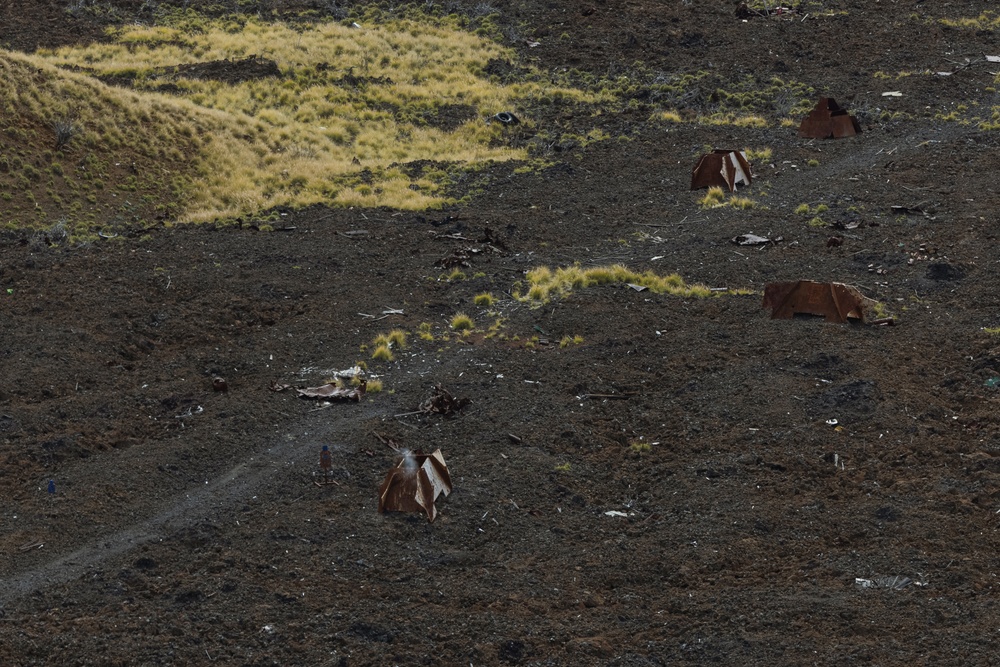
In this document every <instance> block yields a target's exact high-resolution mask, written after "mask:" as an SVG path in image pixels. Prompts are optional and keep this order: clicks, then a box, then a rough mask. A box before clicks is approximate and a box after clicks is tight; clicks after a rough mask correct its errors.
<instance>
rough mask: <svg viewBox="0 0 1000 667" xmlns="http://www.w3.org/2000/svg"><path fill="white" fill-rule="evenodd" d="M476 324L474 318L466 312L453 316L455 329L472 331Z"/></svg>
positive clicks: (452, 325) (452, 326)
mask: <svg viewBox="0 0 1000 667" xmlns="http://www.w3.org/2000/svg"><path fill="white" fill-rule="evenodd" d="M475 326H476V325H475V322H473V321H472V318H471V317H469V316H468V315H466V314H465V313H457V314H456V315H455V316H454V317H453V318H451V328H452V329H454V330H455V331H472V329H473V327H475Z"/></svg>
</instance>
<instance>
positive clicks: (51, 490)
mask: <svg viewBox="0 0 1000 667" xmlns="http://www.w3.org/2000/svg"><path fill="white" fill-rule="evenodd" d="M55 492H56V480H54V479H50V480H49V493H55Z"/></svg>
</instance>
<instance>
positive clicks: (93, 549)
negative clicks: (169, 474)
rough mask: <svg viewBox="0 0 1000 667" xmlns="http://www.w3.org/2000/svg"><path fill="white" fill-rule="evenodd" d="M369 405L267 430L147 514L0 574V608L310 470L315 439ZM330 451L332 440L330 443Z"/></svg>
mask: <svg viewBox="0 0 1000 667" xmlns="http://www.w3.org/2000/svg"><path fill="white" fill-rule="evenodd" d="M370 416H371V411H370V410H363V411H361V412H355V413H353V414H349V415H343V416H339V417H338V418H337V419H335V420H329V419H326V420H324V419H323V418H322V417H320V416H315V415H309V414H307V415H306V416H305V417H303V418H301V419H299V420H297V421H296V422H294V423H293V424H292V425H289V426H286V427H283V428H282V429H281V432H282V434H283V436H282V437H274V436H271V438H272V439H271V442H270V446H268V447H267V448H266V449H263V448H262V449H261V450H260V451H257V452H256V453H253V452H251V451H250V450H249V449H248V456H247V458H246V459H244V460H243V461H240V462H239V463H238V464H236V465H235V466H233V467H232V468H231V469H230V470H228V471H226V472H225V473H224V474H222V475H219V476H218V477H216V478H215V479H214V480H209V481H208V482H207V483H206V484H203V485H200V486H191V487H190V488H188V489H186V490H185V491H183V492H182V493H180V494H178V495H176V496H174V497H173V498H172V499H171V501H170V502H169V503H167V504H166V505H165V506H164V507H162V508H161V509H160V511H158V512H156V513H155V514H154V515H153V516H151V517H149V518H146V519H142V520H140V521H138V522H136V523H134V524H132V525H129V526H126V527H120V528H118V529H116V530H113V531H111V532H109V533H107V534H104V535H101V536H99V537H97V538H95V539H93V540H92V541H91V542H90V543H89V544H87V545H86V546H83V547H80V548H77V549H76V550H74V551H72V552H71V553H68V554H64V555H60V556H58V557H56V558H54V559H52V560H49V561H47V562H45V563H44V564H41V565H38V566H36V567H32V568H30V569H25V570H22V571H20V572H16V573H14V574H13V575H11V576H9V577H7V578H5V579H3V580H0V608H4V607H7V606H9V605H10V604H11V603H12V602H14V601H15V600H17V599H18V598H20V597H22V596H24V595H28V594H30V593H33V592H35V591H37V590H39V589H42V588H46V587H48V586H52V585H55V584H60V583H65V582H68V581H72V580H74V579H79V578H82V577H84V576H85V575H86V574H88V573H92V572H95V571H98V570H100V569H102V568H103V567H104V565H105V563H107V562H108V561H110V560H113V559H115V558H120V557H124V556H125V555H127V554H128V553H129V552H131V551H133V550H134V549H136V548H138V547H140V546H142V545H143V544H146V543H149V542H153V541H157V540H162V539H164V538H166V537H168V536H169V535H171V534H173V533H175V532H176V531H178V530H181V529H182V528H184V527H185V526H190V525H192V524H195V523H197V522H199V521H209V522H217V521H220V520H221V519H222V518H223V517H224V516H225V515H226V514H227V513H229V512H231V511H232V510H233V508H234V507H235V506H236V505H237V504H238V503H245V502H246V501H248V500H249V499H251V498H252V497H254V496H257V495H263V494H265V493H267V492H268V491H269V490H273V489H276V488H278V487H282V486H286V485H289V484H292V483H302V480H303V479H304V478H305V477H306V475H308V474H309V473H310V472H311V471H312V470H313V466H312V464H313V458H315V456H316V452H317V450H318V447H317V446H316V445H315V443H316V442H319V441H322V442H338V441H340V440H341V439H342V437H346V436H347V435H348V434H350V433H353V432H356V431H357V430H358V428H359V426H360V424H361V423H362V422H363V421H364V420H366V419H367V418H369V417H370ZM333 450H334V454H335V455H337V454H339V453H342V452H338V451H337V446H336V445H334V446H333Z"/></svg>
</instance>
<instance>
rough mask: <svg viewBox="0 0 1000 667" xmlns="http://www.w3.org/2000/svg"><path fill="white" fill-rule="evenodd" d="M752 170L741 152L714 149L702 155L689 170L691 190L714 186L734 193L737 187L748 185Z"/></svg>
mask: <svg viewBox="0 0 1000 667" xmlns="http://www.w3.org/2000/svg"><path fill="white" fill-rule="evenodd" d="M751 180H753V169H751V167H750V162H749V161H748V160H747V156H746V154H745V153H744V152H743V151H731V150H725V149H716V150H714V151H712V152H711V153H707V154H705V155H702V156H701V158H699V159H698V162H697V164H695V166H694V169H692V170H691V189H692V190H700V189H701V188H710V187H714V186H718V187H725V188H728V189H729V191H730V192H735V191H736V186H737V185H750V181H751Z"/></svg>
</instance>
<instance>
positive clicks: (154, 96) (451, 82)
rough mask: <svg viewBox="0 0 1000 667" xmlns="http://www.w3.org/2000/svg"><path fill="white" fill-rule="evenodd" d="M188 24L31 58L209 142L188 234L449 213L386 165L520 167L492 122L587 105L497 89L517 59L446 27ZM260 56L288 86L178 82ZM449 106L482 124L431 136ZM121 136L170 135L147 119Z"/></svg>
mask: <svg viewBox="0 0 1000 667" xmlns="http://www.w3.org/2000/svg"><path fill="white" fill-rule="evenodd" d="M185 21H187V22H185ZM192 21H193V19H191V17H190V15H188V16H187V18H186V19H185V20H184V21H179V22H176V24H175V25H160V26H152V27H144V26H125V27H123V28H120V29H118V30H115V31H113V32H112V33H111V37H112V41H111V42H110V43H100V44H90V45H86V46H82V47H65V48H61V49H58V50H54V51H40V52H39V53H38V55H37V56H36V57H35V58H34V62H36V63H41V62H43V61H44V62H47V63H51V64H56V65H60V66H75V67H80V68H84V69H85V70H86V71H89V72H93V73H94V74H98V75H109V76H111V75H117V76H128V77H130V78H133V79H134V80H135V86H136V87H137V88H138V89H139V90H140V93H138V94H137V93H133V92H130V91H127V90H120V89H117V88H105V87H103V86H97V88H100V90H101V91H102V92H101V94H102V95H103V96H104V97H107V98H112V99H114V100H116V104H118V105H120V106H126V107H129V108H132V107H138V108H149V107H151V106H157V105H158V106H169V108H171V109H174V110H179V111H181V112H182V113H180V116H181V117H182V118H183V120H184V122H185V123H186V124H187V125H188V126H189V127H191V126H193V128H194V131H195V132H196V133H198V134H200V135H204V142H203V145H202V146H201V147H200V150H199V151H198V152H197V153H196V154H195V155H194V156H192V159H193V160H194V162H195V163H196V164H197V166H198V178H197V179H194V180H193V181H192V182H191V183H190V186H189V188H188V189H187V190H186V193H185V194H186V204H187V206H186V209H185V215H184V217H185V219H187V220H190V221H202V220H209V219H215V218H226V217H236V216H239V215H245V214H247V213H253V212H256V211H260V210H263V209H268V208H272V207H275V206H307V205H310V204H316V203H336V204H340V205H345V206H391V207H394V208H401V209H425V208H430V207H434V206H440V205H441V204H443V203H445V202H446V200H445V199H444V198H443V196H442V194H441V191H440V188H441V183H440V182H439V181H440V179H438V180H435V179H432V178H418V179H417V180H413V179H411V178H410V177H408V176H407V175H406V174H405V173H403V171H401V170H400V169H398V168H393V167H390V165H392V164H394V163H396V164H404V163H407V162H412V161H416V160H432V161H438V162H448V163H460V164H465V165H474V164H481V163H484V162H488V161H492V160H512V159H524V158H525V157H526V155H525V153H524V152H523V151H521V150H513V149H509V148H505V147H503V146H500V145H499V144H500V143H501V142H500V141H498V140H500V139H501V137H502V133H503V128H502V127H501V126H500V125H499V124H497V123H492V124H491V123H486V122H484V118H485V117H488V116H490V115H492V114H495V113H497V112H499V111H507V110H514V109H517V108H518V100H521V99H526V98H531V97H536V96H542V95H554V94H558V95H560V96H563V97H567V98H571V99H579V100H581V101H584V100H586V99H587V97H586V95H585V94H584V93H582V92H581V91H577V90H571V89H556V88H554V87H552V86H548V87H546V86H545V85H543V84H540V83H532V82H529V83H524V84H514V85H509V86H501V85H497V84H494V83H492V82H490V81H489V80H488V79H487V78H486V77H485V75H484V74H483V73H482V72H483V68H484V67H485V66H486V64H487V62H488V61H489V60H490V59H493V58H508V59H512V58H514V57H515V56H514V54H513V53H511V52H509V51H508V50H507V49H504V48H503V47H501V46H499V45H497V44H495V43H493V42H490V41H488V40H486V39H483V38H481V37H478V36H476V35H473V34H471V33H468V32H463V31H461V30H459V29H458V28H457V27H455V26H449V25H447V24H441V23H439V24H437V25H432V24H430V23H423V22H421V23H416V22H412V21H392V22H387V23H383V24H379V25H366V26H363V27H362V28H351V27H347V26H344V25H341V24H338V23H332V22H316V23H296V24H294V25H291V24H285V23H280V22H278V23H264V22H260V21H257V20H254V19H251V18H241V19H240V20H235V19H228V20H218V21H206V20H200V21H199V22H197V24H193V23H192ZM251 55H254V56H256V57H257V58H267V59H270V60H273V61H275V62H276V63H277V64H278V67H279V69H280V70H281V76H276V77H265V78H260V79H255V80H250V81H244V82H240V83H235V84H230V83H224V82H221V81H215V80H207V79H194V78H186V77H185V76H184V74H183V70H179V71H175V70H173V68H174V67H175V66H177V65H190V64H194V63H200V62H211V61H218V60H225V59H229V60H239V59H244V58H247V57H249V56H251ZM65 77H66V78H67V79H70V78H71V75H70V74H69V73H66V74H65ZM72 78H74V79H76V80H78V79H79V77H78V76H76V77H72ZM80 102H81V103H83V104H86V103H87V100H86V98H84V99H82V100H80ZM449 106H460V107H462V108H471V109H472V110H473V115H474V118H472V119H471V120H469V121H467V122H465V123H463V124H461V125H459V126H458V127H457V128H455V129H450V130H445V129H440V128H437V127H433V126H432V125H430V124H428V123H427V120H428V119H432V118H433V117H434V115H435V114H436V113H437V112H438V111H439V110H441V109H442V108H444V107H449ZM196 111H200V113H196ZM185 115H186V118H184V116H185ZM124 127H126V128H127V127H134V128H136V130H137V131H138V129H139V128H141V129H143V130H144V131H149V132H152V133H158V134H160V133H162V132H169V131H170V130H169V128H166V129H161V128H160V127H159V126H158V124H155V123H151V122H149V121H141V120H139V119H130V120H128V121H126V123H125V124H124ZM117 133H120V130H118V131H117V132H111V134H112V135H114V134H117ZM168 145H169V144H168ZM359 163H360V164H359ZM364 169H367V170H368V171H366V172H365V178H364V179H363V180H362V179H361V178H360V174H361V172H362V170H364Z"/></svg>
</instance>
